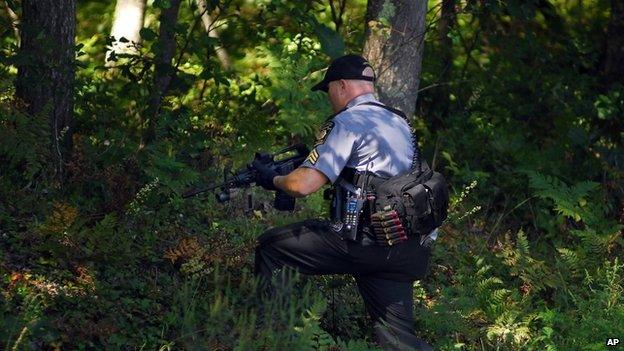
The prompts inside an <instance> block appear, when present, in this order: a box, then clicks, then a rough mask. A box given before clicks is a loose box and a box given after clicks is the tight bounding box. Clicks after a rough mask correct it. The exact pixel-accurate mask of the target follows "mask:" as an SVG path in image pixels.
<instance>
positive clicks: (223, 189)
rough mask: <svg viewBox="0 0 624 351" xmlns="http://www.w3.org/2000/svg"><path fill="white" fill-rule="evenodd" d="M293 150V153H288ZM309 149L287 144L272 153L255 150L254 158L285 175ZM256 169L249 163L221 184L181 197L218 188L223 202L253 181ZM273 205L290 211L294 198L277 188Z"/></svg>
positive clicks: (187, 192)
mask: <svg viewBox="0 0 624 351" xmlns="http://www.w3.org/2000/svg"><path fill="white" fill-rule="evenodd" d="M293 152H294V155H289V154H292V153H293ZM309 153H310V150H309V149H308V148H307V147H306V146H305V145H304V144H296V145H292V146H288V147H286V148H284V149H282V150H280V151H278V152H276V153H274V154H269V153H259V152H256V154H255V157H254V160H256V159H257V160H260V162H262V163H263V164H266V165H268V166H269V167H271V168H272V169H273V170H275V171H276V172H277V174H279V175H286V174H288V173H290V172H291V171H293V170H294V169H295V168H297V167H299V166H300V165H301V164H302V163H303V161H304V160H305V159H306V157H308V154H309ZM256 177H257V170H256V169H255V168H254V167H253V166H252V164H251V163H249V164H247V165H246V166H245V167H243V168H241V169H240V170H238V171H237V172H236V173H233V174H232V175H231V176H230V177H226V178H225V181H224V182H223V183H221V184H217V185H213V186H211V187H207V188H200V189H191V190H187V191H186V192H185V193H184V194H182V197H183V198H185V199H186V198H189V197H193V196H196V195H199V194H202V193H205V192H208V191H212V190H215V189H220V192H219V193H215V196H216V198H217V201H218V202H219V203H224V202H227V201H229V200H230V192H231V190H232V189H236V188H247V187H249V186H250V185H251V183H255V181H256ZM273 207H275V209H277V210H279V211H292V210H293V209H294V208H295V198H294V197H292V196H290V195H288V194H286V193H285V192H283V191H281V190H278V191H276V192H275V200H274V202H273Z"/></svg>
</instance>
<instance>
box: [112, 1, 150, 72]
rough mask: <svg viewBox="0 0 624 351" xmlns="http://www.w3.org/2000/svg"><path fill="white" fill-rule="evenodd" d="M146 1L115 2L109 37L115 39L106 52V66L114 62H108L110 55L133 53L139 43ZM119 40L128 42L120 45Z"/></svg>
mask: <svg viewBox="0 0 624 351" xmlns="http://www.w3.org/2000/svg"><path fill="white" fill-rule="evenodd" d="M145 3H146V0H117V4H116V5H115V15H114V17H113V27H112V29H111V36H112V37H114V38H115V41H114V42H113V44H112V46H111V49H110V50H108V51H107V52H106V65H107V66H114V65H115V61H108V58H109V57H110V55H111V54H112V53H113V52H114V53H115V54H125V53H135V52H136V49H135V44H137V43H139V42H140V41H141V36H140V34H139V33H140V31H141V28H143V18H144V16H145ZM121 38H126V39H127V40H128V42H125V43H122V42H120V41H119V39H121Z"/></svg>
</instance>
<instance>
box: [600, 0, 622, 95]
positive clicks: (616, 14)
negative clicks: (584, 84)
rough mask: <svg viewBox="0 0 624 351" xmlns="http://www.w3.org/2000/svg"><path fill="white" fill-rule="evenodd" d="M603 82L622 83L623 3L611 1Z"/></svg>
mask: <svg viewBox="0 0 624 351" xmlns="http://www.w3.org/2000/svg"><path fill="white" fill-rule="evenodd" d="M604 74H605V82H606V83H607V85H609V86H610V85H611V84H613V83H615V82H624V2H623V1H621V0H611V18H610V19H609V28H608V29H607V53H606V59H605V69H604Z"/></svg>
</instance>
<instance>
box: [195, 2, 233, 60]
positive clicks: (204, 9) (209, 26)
mask: <svg viewBox="0 0 624 351" xmlns="http://www.w3.org/2000/svg"><path fill="white" fill-rule="evenodd" d="M197 8H198V10H199V13H200V14H201V20H202V24H203V25H204V29H205V30H206V33H207V34H208V36H209V37H211V38H216V39H219V34H217V30H216V28H214V22H213V20H212V18H211V17H210V14H209V13H208V5H207V4H206V0H197ZM215 51H216V52H217V58H218V59H219V62H221V66H222V67H223V68H224V69H226V70H227V69H230V65H231V62H230V56H229V55H228V53H227V51H226V50H225V48H223V47H222V46H217V47H215Z"/></svg>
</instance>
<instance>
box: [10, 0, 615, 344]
mask: <svg viewBox="0 0 624 351" xmlns="http://www.w3.org/2000/svg"><path fill="white" fill-rule="evenodd" d="M209 3H210V6H211V8H212V9H213V11H212V12H213V14H214V17H215V19H216V22H215V23H218V24H219V26H218V31H219V38H218V39H217V38H213V37H209V36H208V35H206V33H205V32H204V31H203V30H202V28H201V26H198V21H199V17H198V12H197V11H196V8H195V6H194V4H195V2H194V1H189V2H183V3H182V6H181V9H180V15H179V19H178V23H177V25H176V26H175V28H174V29H175V32H176V44H177V51H176V55H175V56H174V62H173V65H174V67H175V69H176V71H175V75H174V77H173V80H172V83H171V86H170V89H169V90H168V92H167V94H166V95H165V96H164V100H163V106H162V109H161V112H160V115H159V120H158V124H157V129H156V137H155V139H154V141H153V142H151V143H145V142H144V139H143V133H144V131H145V128H146V125H147V122H146V117H145V113H146V110H145V108H146V106H147V103H148V99H149V96H150V92H151V90H150V89H151V87H152V83H153V76H154V74H155V73H154V72H155V70H154V60H155V55H156V54H157V52H158V50H159V37H158V35H159V34H158V33H159V31H158V26H159V21H158V15H159V13H160V11H161V10H162V9H165V8H167V7H168V6H170V2H169V1H167V0H155V1H153V2H150V6H148V9H147V13H146V22H145V28H144V29H143V30H141V36H142V42H141V44H140V46H139V47H138V49H137V51H136V52H135V53H131V54H121V55H118V57H114V58H113V59H114V60H117V62H116V65H115V66H114V67H112V66H110V65H109V66H105V52H106V47H107V45H110V44H111V40H112V39H111V38H109V36H108V33H110V26H111V21H112V14H113V10H114V7H115V4H114V2H113V1H111V2H102V1H81V2H79V4H78V9H77V24H78V28H77V43H78V44H79V45H77V48H76V54H77V55H76V56H77V60H76V79H77V82H76V87H75V94H74V95H75V108H74V111H75V121H76V129H75V132H74V134H73V150H72V153H71V158H70V159H69V160H68V162H67V163H66V164H64V165H62V166H63V167H64V170H65V173H64V177H62V178H61V177H59V175H58V174H57V173H58V172H57V170H58V167H57V165H56V164H55V163H54V160H55V158H54V154H53V153H54V152H55V150H53V149H52V148H51V147H50V145H49V144H50V143H49V141H50V138H51V137H50V131H49V125H48V121H47V119H46V117H45V113H42V114H41V115H35V116H31V115H27V114H26V113H25V112H24V109H23V106H22V102H21V101H19V100H18V99H15V98H14V93H15V91H14V88H13V82H14V80H15V79H16V74H17V69H16V67H17V65H18V64H19V55H17V52H18V50H17V49H18V46H17V40H16V37H15V34H14V32H13V30H11V29H10V28H11V26H10V25H9V24H10V22H9V21H10V16H8V15H7V14H5V13H4V12H3V13H2V14H1V15H0V22H1V23H2V27H1V28H7V29H6V30H4V29H3V30H2V31H1V32H0V35H1V36H0V45H1V46H0V59H1V61H0V162H1V165H2V166H1V167H0V169H1V172H0V345H2V347H4V348H6V349H13V350H20V349H102V348H110V349H160V350H169V349H180V348H183V349H198V350H206V349H209V350H230V349H236V350H308V349H310V350H341V349H343V350H372V349H376V346H375V345H374V344H373V343H372V339H373V338H372V330H371V325H370V321H369V320H368V317H367V316H366V314H365V311H364V308H363V306H362V303H361V301H360V299H359V296H358V294H357V289H356V288H355V286H354V282H353V281H352V279H350V278H348V277H340V276H335V277H313V278H302V279H295V280H294V283H293V286H292V287H289V288H288V289H286V290H285V291H283V292H282V293H281V295H280V296H278V297H277V298H276V299H274V300H271V301H264V302H263V301H260V300H259V297H258V296H257V294H256V293H255V290H256V282H255V280H254V278H253V274H252V273H251V271H252V267H253V250H254V246H255V238H256V237H257V236H258V235H259V234H260V233H262V231H263V230H265V229H267V228H269V227H271V226H277V225H282V224H285V223H290V222H293V221H297V220H301V219H303V218H309V217H313V216H324V215H326V214H327V213H326V212H327V210H326V203H325V202H324V201H323V200H322V197H321V196H320V195H318V194H315V195H312V196H310V197H309V198H306V199H304V200H300V201H298V203H297V211H295V212H294V213H293V214H288V215H284V214H283V213H277V212H276V211H275V210H273V209H271V208H270V206H269V205H268V204H269V203H270V201H271V198H270V196H271V194H266V193H264V192H263V191H261V190H258V189H253V192H254V194H255V203H254V207H253V208H252V209H250V210H247V209H245V206H244V205H243V204H244V201H243V199H242V196H243V194H238V195H237V196H235V197H234V199H233V200H232V201H230V202H229V203H227V204H218V203H216V201H214V199H213V198H212V197H211V196H204V197H199V198H196V199H191V200H185V199H182V198H181V194H182V193H183V191H184V190H185V189H186V188H187V187H189V186H191V185H197V184H204V185H206V184H212V183H214V182H218V181H220V180H221V179H222V177H223V173H224V169H225V170H228V169H237V168H238V167H241V166H242V165H244V163H245V162H246V161H248V160H249V158H250V157H251V155H252V152H253V151H260V150H277V149H279V148H280V146H282V145H286V144H291V143H293V142H298V141H304V142H308V143H309V142H311V140H312V138H313V135H314V131H315V130H316V128H317V127H318V126H319V124H320V123H321V122H322V121H323V120H324V119H325V117H326V116H327V115H328V114H329V112H330V111H329V106H328V104H327V103H326V102H325V97H324V96H323V95H322V94H321V93H311V92H310V91H309V87H310V86H311V85H312V82H314V81H316V80H318V79H319V77H320V76H321V75H322V72H320V71H319V70H320V69H321V68H323V67H324V66H325V65H326V63H327V62H328V60H329V58H330V57H332V56H336V55H338V54H340V53H342V52H360V51H361V49H362V45H363V42H362V41H363V33H364V16H365V11H366V3H365V1H361V0H357V1H356V0H350V1H347V5H346V8H345V13H344V14H342V17H341V20H338V21H337V18H336V16H337V15H336V8H335V7H334V6H335V5H336V4H335V3H340V2H339V1H338V2H337V1H329V2H328V1H320V0H319V1H312V2H298V1H290V0H286V1H272V0H262V1H244V0H233V1H226V2H224V3H219V2H217V1H211V2H209ZM451 3H452V4H453V8H452V10H453V11H452V13H451V14H450V15H449V14H448V13H445V12H443V11H442V4H441V3H440V2H439V1H430V2H429V12H428V15H427V16H428V23H429V26H428V30H427V33H426V35H425V56H424V59H423V73H422V77H421V92H420V93H419V98H418V113H417V115H416V118H415V125H416V126H417V129H418V132H419V135H420V143H421V144H422V147H423V150H424V154H425V156H426V157H427V159H428V160H430V162H431V163H433V165H434V166H435V168H437V169H438V170H441V171H442V172H444V173H445V175H447V176H448V178H449V180H450V183H451V185H452V192H453V196H452V208H451V216H450V218H449V220H448V222H447V223H446V224H445V225H444V226H443V227H442V230H441V235H440V239H439V240H438V241H437V243H436V245H435V249H434V256H433V259H432V262H431V268H430V274H429V276H428V278H427V279H426V280H425V281H421V282H417V283H416V285H415V298H416V302H417V303H416V306H417V307H416V311H415V315H416V320H417V325H416V330H417V333H418V334H419V335H421V336H423V337H424V338H425V339H427V340H429V341H430V342H432V343H433V344H434V347H435V349H439V350H477V349H478V350H544V349H546V350H581V349H583V350H603V349H604V344H605V340H606V339H607V338H610V337H620V338H621V337H622V334H620V335H617V333H618V332H619V333H621V332H622V331H623V330H624V298H623V297H622V296H623V290H624V289H623V288H624V282H623V279H624V272H623V269H624V257H623V255H622V252H623V251H622V249H623V246H624V241H623V239H622V228H623V225H624V188H623V185H624V166H623V165H624V148H623V143H622V141H623V140H622V139H623V130H624V128H623V127H624V126H623V121H624V118H622V117H623V116H624V85H623V84H624V82H617V81H616V82H613V81H612V80H611V79H609V77H607V76H605V75H606V71H605V69H604V60H605V47H606V46H607V44H608V43H607V41H609V40H610V39H611V38H610V37H609V35H608V32H607V29H608V27H609V20H610V11H611V8H610V2H609V1H606V0H596V1H558V0H553V1H538V0H535V1H516V0H509V1H505V2H501V1H489V0H481V1H467V2H466V1H461V2H460V1H451ZM6 4H7V8H13V9H14V10H15V12H16V14H17V15H18V16H19V15H20V11H19V6H18V5H19V2H17V1H7V2H6ZM330 4H331V5H330ZM389 7H390V6H389ZM388 11H391V9H388ZM443 15H444V16H448V18H447V19H451V21H449V22H450V24H449V25H448V28H446V29H445V30H446V31H443V29H444V28H440V19H441V16H443ZM381 22H382V24H383V22H384V21H383V19H382V21H381ZM338 23H339V25H338V27H339V28H338V31H337V32H336V28H337V24H338ZM5 24H6V26H5ZM440 32H443V33H444V35H443V38H440V36H439V33H440ZM118 39H119V38H118ZM449 45H450V46H449ZM219 46H220V47H222V48H224V49H225V50H227V52H228V54H229V56H230V58H231V60H232V65H231V67H229V68H225V67H224V66H223V65H222V63H221V62H220V61H219V60H218V58H217V55H216V51H215V50H216V48H217V47H219ZM47 108H53V106H48V107H47ZM44 112H45V110H44ZM260 306H263V307H260Z"/></svg>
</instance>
